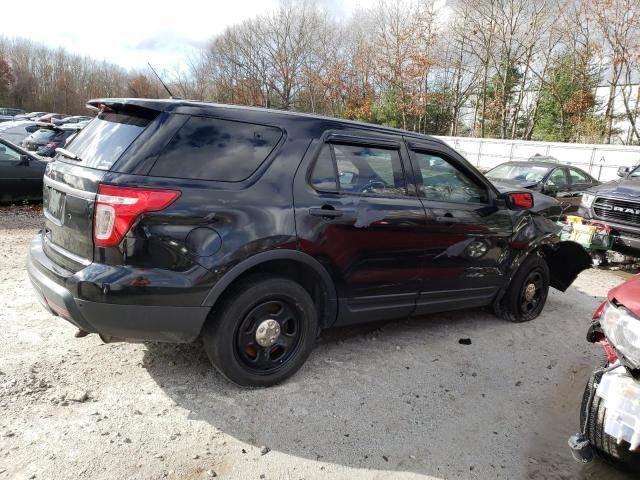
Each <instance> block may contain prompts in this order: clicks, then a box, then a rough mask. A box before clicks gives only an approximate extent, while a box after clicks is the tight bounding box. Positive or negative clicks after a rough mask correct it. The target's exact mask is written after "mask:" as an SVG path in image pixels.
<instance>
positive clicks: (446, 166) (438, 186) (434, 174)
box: [415, 152, 487, 203]
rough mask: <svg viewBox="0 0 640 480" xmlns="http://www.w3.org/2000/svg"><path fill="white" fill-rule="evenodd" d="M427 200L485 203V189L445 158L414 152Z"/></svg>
mask: <svg viewBox="0 0 640 480" xmlns="http://www.w3.org/2000/svg"><path fill="white" fill-rule="evenodd" d="M415 159H416V163H417V164H418V168H419V169H420V173H421V175H422V183H423V185H424V196H425V198H426V199H427V200H432V201H437V202H453V203H486V202H487V191H486V189H485V188H484V187H483V186H480V185H478V184H476V183H475V182H473V181H472V180H471V179H470V178H469V177H467V176H466V175H465V174H464V173H462V172H461V171H460V170H458V169H457V168H456V167H454V166H453V165H452V164H450V163H449V162H448V161H447V160H446V159H444V158H442V157H440V156H438V155H433V154H430V153H418V152H416V153H415Z"/></svg>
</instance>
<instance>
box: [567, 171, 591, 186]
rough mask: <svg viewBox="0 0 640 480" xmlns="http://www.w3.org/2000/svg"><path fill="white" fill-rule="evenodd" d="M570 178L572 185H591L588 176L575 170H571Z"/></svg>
mask: <svg viewBox="0 0 640 480" xmlns="http://www.w3.org/2000/svg"><path fill="white" fill-rule="evenodd" d="M569 176H570V177H571V183H591V181H590V180H589V178H588V177H587V176H586V174H584V173H582V172H581V171H579V170H575V169H573V168H570V169H569Z"/></svg>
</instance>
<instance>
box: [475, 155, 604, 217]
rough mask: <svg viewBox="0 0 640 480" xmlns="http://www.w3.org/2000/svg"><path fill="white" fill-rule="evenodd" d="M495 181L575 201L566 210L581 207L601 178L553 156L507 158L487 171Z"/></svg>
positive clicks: (570, 210) (559, 198)
mask: <svg viewBox="0 0 640 480" xmlns="http://www.w3.org/2000/svg"><path fill="white" fill-rule="evenodd" d="M486 176H487V178H489V180H491V181H492V182H494V183H501V184H505V185H512V186H518V187H520V188H526V189H528V190H533V191H535V192H540V193H543V194H545V195H548V196H550V197H555V198H557V199H558V200H559V201H561V202H568V203H570V204H571V206H570V207H568V208H567V210H566V211H565V213H573V212H576V211H577V210H578V207H579V206H580V201H581V199H582V194H583V193H584V192H585V191H586V190H588V189H589V188H591V187H593V186H596V185H599V184H600V182H599V181H598V180H596V179H595V178H593V177H592V176H591V175H589V174H588V173H587V172H585V171H583V170H581V169H579V168H577V167H573V166H571V165H563V164H559V163H557V162H554V161H550V160H549V159H544V160H538V159H535V157H534V159H532V160H530V161H522V162H506V163H503V164H501V165H498V166H497V167H495V168H492V169H491V170H489V171H488V172H487V173H486Z"/></svg>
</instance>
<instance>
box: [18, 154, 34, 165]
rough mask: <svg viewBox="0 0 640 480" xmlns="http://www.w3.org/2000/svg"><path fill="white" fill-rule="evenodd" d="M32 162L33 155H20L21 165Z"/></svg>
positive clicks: (19, 163)
mask: <svg viewBox="0 0 640 480" xmlns="http://www.w3.org/2000/svg"><path fill="white" fill-rule="evenodd" d="M30 162H31V157H29V155H20V162H18V165H19V166H22V165H24V166H27V165H29V163H30Z"/></svg>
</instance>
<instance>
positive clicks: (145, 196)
mask: <svg viewBox="0 0 640 480" xmlns="http://www.w3.org/2000/svg"><path fill="white" fill-rule="evenodd" d="M179 196H180V192H178V191H176V190H155V189H148V188H129V187H116V186H114V185H100V186H99V187H98V196H97V198H96V207H95V213H94V216H93V239H94V241H95V244H96V246H98V247H115V246H116V245H118V244H119V243H120V242H121V241H122V239H123V238H124V236H125V235H126V234H127V232H128V231H129V229H130V228H131V225H133V222H134V221H135V219H136V218H138V217H139V216H140V215H142V214H144V213H146V212H156V211H158V210H162V209H164V208H167V207H168V206H169V205H171V204H172V203H173V202H174V201H175V200H176V199H177V198H178V197H179Z"/></svg>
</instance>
